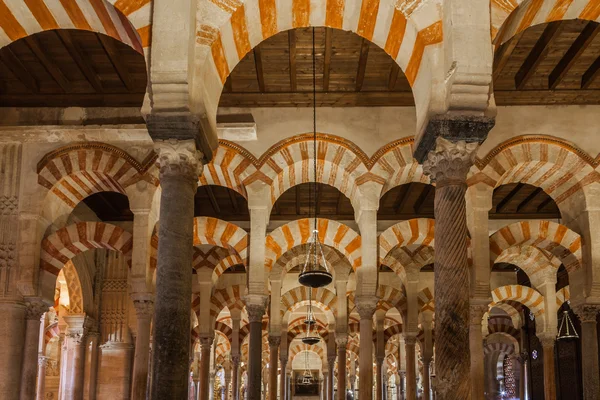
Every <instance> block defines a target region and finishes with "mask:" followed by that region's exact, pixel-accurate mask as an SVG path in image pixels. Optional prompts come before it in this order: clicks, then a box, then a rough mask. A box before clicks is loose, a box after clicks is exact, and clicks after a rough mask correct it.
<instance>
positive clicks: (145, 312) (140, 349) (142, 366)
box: [131, 293, 154, 400]
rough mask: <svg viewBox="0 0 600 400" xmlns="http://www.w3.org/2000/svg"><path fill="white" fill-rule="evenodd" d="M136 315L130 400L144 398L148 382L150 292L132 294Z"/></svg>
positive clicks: (151, 303)
mask: <svg viewBox="0 0 600 400" xmlns="http://www.w3.org/2000/svg"><path fill="white" fill-rule="evenodd" d="M131 297H132V299H133V306H134V307H135V314H136V317H137V336H136V337H135V355H134V359H133V382H132V384H131V385H132V389H131V398H132V400H145V399H146V392H147V389H148V387H147V384H148V365H149V363H148V358H149V357H150V322H151V321H152V313H153V312H154V301H153V299H152V294H150V293H134V294H132V296H131Z"/></svg>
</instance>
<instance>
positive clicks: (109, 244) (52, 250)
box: [40, 222, 133, 276]
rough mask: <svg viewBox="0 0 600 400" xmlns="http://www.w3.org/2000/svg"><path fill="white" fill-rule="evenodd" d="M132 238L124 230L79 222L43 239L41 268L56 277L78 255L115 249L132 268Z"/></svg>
mask: <svg viewBox="0 0 600 400" xmlns="http://www.w3.org/2000/svg"><path fill="white" fill-rule="evenodd" d="M132 248H133V237H132V235H131V233H129V232H127V231H125V230H123V229H122V228H120V227H118V226H115V225H111V224H106V223H104V222H78V223H76V224H73V225H69V226H66V227H64V228H62V229H59V230H57V231H56V232H54V233H52V234H51V235H49V236H47V237H46V238H45V239H44V240H42V252H41V255H40V268H41V269H42V270H44V271H47V272H49V273H50V274H52V275H55V276H57V275H58V273H59V272H60V270H61V269H62V268H63V267H64V266H65V264H66V263H67V262H69V260H71V259H72V258H73V257H75V256H76V255H77V254H80V253H83V252H85V251H88V250H93V249H108V250H115V251H118V252H120V253H122V254H123V255H124V256H125V259H126V261H127V264H128V265H130V266H131V252H132Z"/></svg>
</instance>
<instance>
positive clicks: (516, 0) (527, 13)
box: [491, 0, 600, 46]
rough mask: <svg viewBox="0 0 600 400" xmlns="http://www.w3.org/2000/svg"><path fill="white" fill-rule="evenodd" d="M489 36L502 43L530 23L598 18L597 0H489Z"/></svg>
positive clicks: (599, 5)
mask: <svg viewBox="0 0 600 400" xmlns="http://www.w3.org/2000/svg"><path fill="white" fill-rule="evenodd" d="M491 8H492V39H494V42H495V43H496V45H498V46H499V45H501V44H503V43H504V42H506V41H508V40H510V38H512V37H513V36H515V35H516V34H518V33H520V32H522V31H524V30H525V29H527V28H529V27H530V26H534V25H538V24H543V23H547V22H552V21H558V20H566V19H584V20H589V21H599V20H600V2H598V0H491Z"/></svg>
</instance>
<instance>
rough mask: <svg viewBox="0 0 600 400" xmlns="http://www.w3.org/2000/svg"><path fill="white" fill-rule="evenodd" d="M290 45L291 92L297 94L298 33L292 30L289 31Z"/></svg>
mask: <svg viewBox="0 0 600 400" xmlns="http://www.w3.org/2000/svg"><path fill="white" fill-rule="evenodd" d="M288 44H289V46H290V91H291V92H295V91H296V89H297V83H296V31H295V30H294V29H291V30H289V31H288Z"/></svg>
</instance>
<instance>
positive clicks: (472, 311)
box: [469, 304, 489, 326]
mask: <svg viewBox="0 0 600 400" xmlns="http://www.w3.org/2000/svg"><path fill="white" fill-rule="evenodd" d="M488 310H489V307H488V306H487V305H485V304H470V305H469V318H470V323H471V325H479V326H481V324H482V323H483V321H482V319H483V315H484V314H485V313H486V312H487V311H488Z"/></svg>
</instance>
